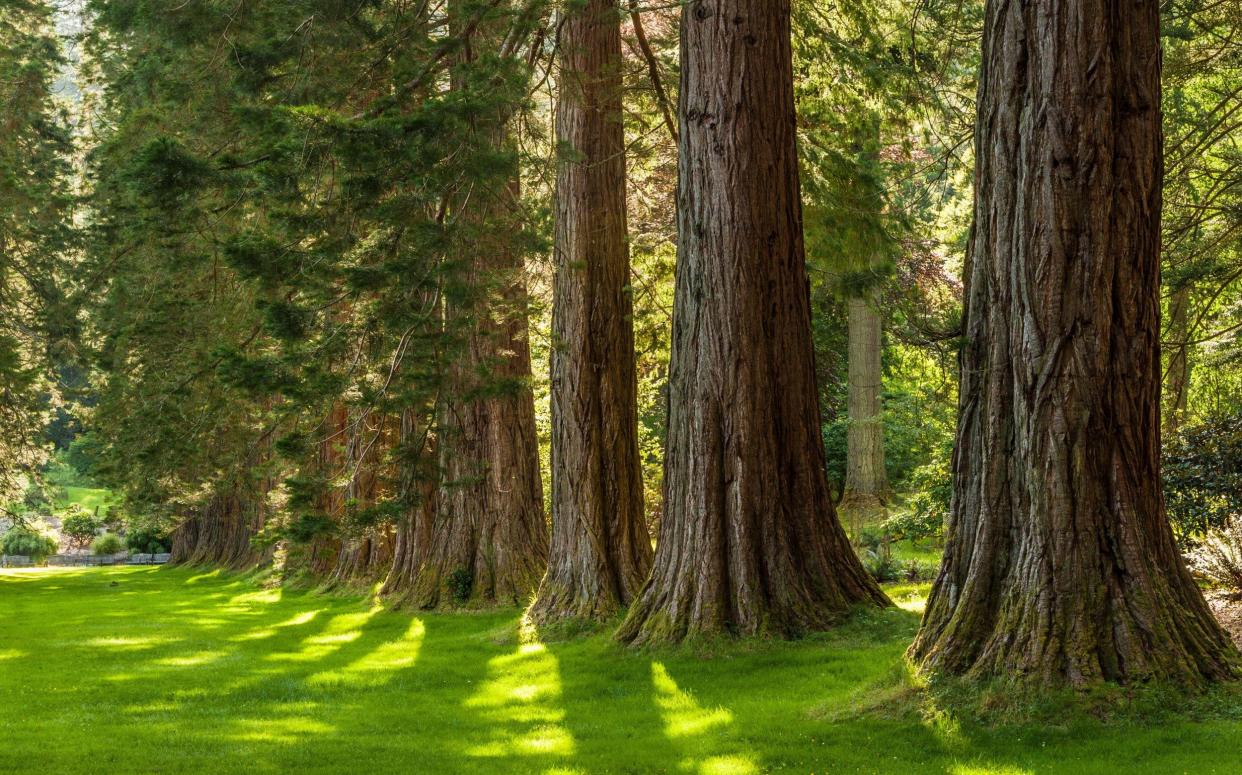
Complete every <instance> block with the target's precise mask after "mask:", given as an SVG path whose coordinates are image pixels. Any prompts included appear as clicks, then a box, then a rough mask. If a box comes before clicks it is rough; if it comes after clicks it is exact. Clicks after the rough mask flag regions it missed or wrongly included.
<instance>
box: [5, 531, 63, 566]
mask: <svg viewBox="0 0 1242 775" xmlns="http://www.w3.org/2000/svg"><path fill="white" fill-rule="evenodd" d="M57 547H58V544H57V542H56V539H55V538H53V537H52V536H51V535H49V534H48V533H47V532H46V531H44V530H42V529H40V526H39V525H38V524H36V523H27V524H17V525H14V526H13V527H11V528H9V529H8V531H7V532H6V533H5V534H4V535H3V536H2V537H0V554H20V555H23V556H26V557H30V558H32V559H34V560H42V559H43V558H44V557H47V556H48V555H49V554H55V553H56V549H57Z"/></svg>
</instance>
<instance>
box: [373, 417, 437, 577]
mask: <svg viewBox="0 0 1242 775" xmlns="http://www.w3.org/2000/svg"><path fill="white" fill-rule="evenodd" d="M427 425H428V423H427V421H426V419H425V418H424V417H423V415H422V413H420V412H419V411H417V410H415V409H406V410H405V411H404V412H403V413H402V415H401V444H402V446H403V447H404V448H405V449H404V451H403V453H402V458H401V459H402V463H401V465H402V472H401V493H400V496H399V498H398V500H399V502H400V503H402V504H403V505H402V511H403V513H402V517H401V519H400V520H398V522H397V525H396V537H395V539H394V544H393V558H392V568H391V570H390V571H389V572H388V578H387V580H385V581H384V588H383V589H382V590H381V594H383V595H385V596H394V597H400V596H402V595H405V594H407V593H408V592H409V591H410V590H411V588H412V587H413V586H414V581H415V579H417V578H418V571H419V569H420V568H422V565H423V560H424V559H425V558H426V556H427V552H428V551H429V550H430V547H431V535H432V525H433V524H434V521H435V513H436V512H435V506H436V489H437V487H436V485H437V483H438V477H439V465H438V463H436V462H433V461H436V460H437V458H436V449H435V437H434V436H433V435H432V434H431V433H430V432H429V429H428V428H427Z"/></svg>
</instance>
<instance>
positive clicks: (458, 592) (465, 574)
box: [448, 568, 474, 604]
mask: <svg viewBox="0 0 1242 775" xmlns="http://www.w3.org/2000/svg"><path fill="white" fill-rule="evenodd" d="M448 588H449V592H450V593H452V595H453V600H455V601H456V602H457V603H459V604H460V603H464V602H466V601H467V600H469V599H470V592H471V590H472V589H473V588H474V574H473V573H471V572H470V569H469V568H454V569H453V571H452V572H451V573H449V575H448Z"/></svg>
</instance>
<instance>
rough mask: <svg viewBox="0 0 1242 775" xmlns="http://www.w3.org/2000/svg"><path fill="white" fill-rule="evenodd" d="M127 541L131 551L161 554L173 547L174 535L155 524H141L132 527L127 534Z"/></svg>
mask: <svg viewBox="0 0 1242 775" xmlns="http://www.w3.org/2000/svg"><path fill="white" fill-rule="evenodd" d="M125 543H126V544H128V545H129V550H130V551H131V552H137V553H138V554H159V553H160V552H167V551H169V550H170V549H171V548H172V537H171V536H170V535H169V534H168V531H167V530H164V529H163V528H161V527H160V526H158V525H155V524H139V525H135V526H132V527H130V529H129V532H127V533H126V534H125Z"/></svg>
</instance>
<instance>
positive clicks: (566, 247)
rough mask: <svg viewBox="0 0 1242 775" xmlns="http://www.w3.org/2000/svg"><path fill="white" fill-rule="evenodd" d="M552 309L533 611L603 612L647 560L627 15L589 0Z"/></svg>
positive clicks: (577, 26)
mask: <svg viewBox="0 0 1242 775" xmlns="http://www.w3.org/2000/svg"><path fill="white" fill-rule="evenodd" d="M559 51H560V65H561V70H560V83H559V94H558V99H557V112H556V139H557V143H558V145H559V146H560V147H561V152H562V154H565V158H562V159H561V161H560V165H559V173H558V176H557V186H556V243H555V264H556V278H555V287H554V296H553V309H552V337H553V350H552V543H551V549H550V554H549V563H548V573H547V575H546V576H545V577H544V579H543V583H542V584H541V585H540V589H539V595H538V597H537V599H536V601H535V605H534V606H533V607H532V609H531V618H532V619H533V620H535V621H537V622H548V621H552V620H556V619H566V618H588V619H600V618H606V617H608V616H611V615H613V614H615V613H616V612H617V611H618V610H620V609H621V608H622V607H623V606H626V605H628V604H629V602H630V601H631V600H632V599H633V597H634V595H635V594H636V593H637V592H638V590H639V588H640V587H641V586H642V584H643V582H644V581H645V580H646V578H647V573H648V571H649V570H650V568H651V557H652V550H651V539H650V537H649V536H648V534H647V527H646V524H645V523H644V521H643V487H642V468H641V465H640V461H639V457H638V418H637V414H638V410H637V404H638V397H637V394H638V388H637V377H636V375H635V364H634V332H633V322H632V317H633V302H632V299H631V297H630V293H629V284H630V276H629V275H630V261H629V247H628V245H627V242H626V238H627V235H626V208H625V130H624V126H623V125H622V113H621V89H622V86H623V84H622V71H621V66H622V60H621V15H620V9H619V8H618V6H617V3H616V0H588V2H586V4H585V5H583V6H581V7H579V8H574V9H572V10H571V11H569V12H568V14H567V16H566V17H565V19H564V20H563V21H562V23H561V25H560V47H559Z"/></svg>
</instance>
